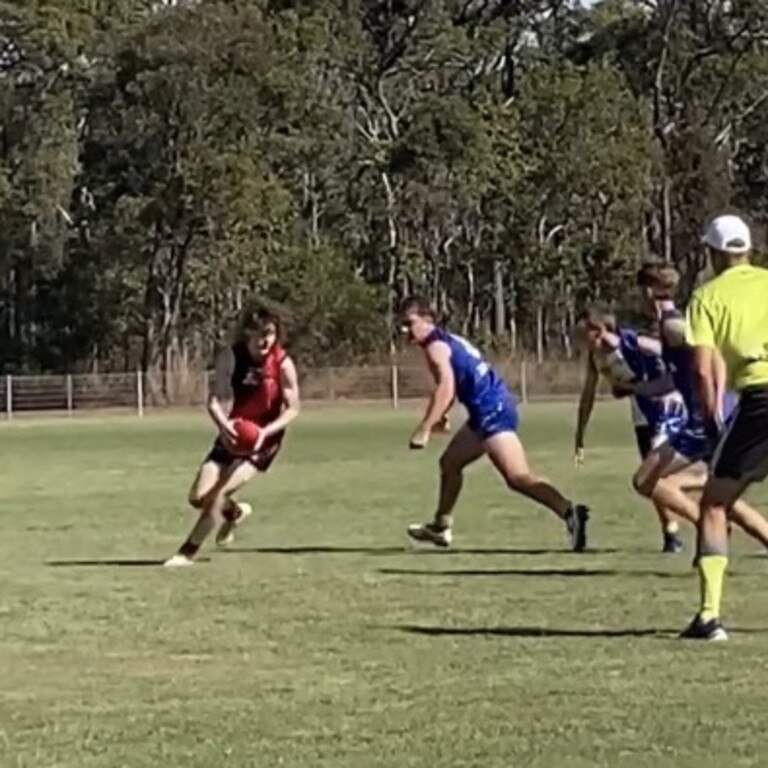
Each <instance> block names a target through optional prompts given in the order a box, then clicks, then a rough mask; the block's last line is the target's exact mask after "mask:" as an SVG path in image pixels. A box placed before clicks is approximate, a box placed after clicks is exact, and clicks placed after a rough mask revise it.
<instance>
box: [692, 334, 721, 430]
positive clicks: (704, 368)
mask: <svg viewBox="0 0 768 768" xmlns="http://www.w3.org/2000/svg"><path fill="white" fill-rule="evenodd" d="M715 354H716V352H715V349H714V348H713V347H694V348H693V373H694V377H695V380H696V387H697V390H698V393H699V397H700V399H701V403H702V407H703V410H704V416H705V418H706V419H707V420H709V421H714V420H716V419H717V418H718V417H719V411H720V407H719V400H718V394H717V393H718V383H717V378H716V373H715V365H716V362H715Z"/></svg>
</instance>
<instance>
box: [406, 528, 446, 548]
mask: <svg viewBox="0 0 768 768" xmlns="http://www.w3.org/2000/svg"><path fill="white" fill-rule="evenodd" d="M408 535H409V536H410V537H411V538H412V539H413V540H414V541H422V542H428V543H430V544H434V545H435V546H436V547H442V548H443V549H446V548H447V547H450V546H451V542H452V541H453V531H452V530H451V529H450V528H440V527H438V526H437V525H435V524H434V523H425V524H424V525H418V524H414V525H409V526H408Z"/></svg>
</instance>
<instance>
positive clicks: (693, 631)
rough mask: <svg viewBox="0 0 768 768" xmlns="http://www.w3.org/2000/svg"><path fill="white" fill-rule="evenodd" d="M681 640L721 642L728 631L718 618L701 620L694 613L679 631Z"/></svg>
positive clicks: (726, 637) (725, 638)
mask: <svg viewBox="0 0 768 768" xmlns="http://www.w3.org/2000/svg"><path fill="white" fill-rule="evenodd" d="M680 637H681V638H682V639H683V640H710V641H713V642H721V641H723V640H727V639H728V633H727V632H726V631H725V627H724V626H723V625H722V624H721V623H720V619H710V620H709V621H702V619H701V617H700V616H699V615H698V614H696V616H694V617H693V621H692V622H691V623H690V624H689V625H688V626H687V627H686V628H685V629H684V630H683V631H682V632H681V633H680Z"/></svg>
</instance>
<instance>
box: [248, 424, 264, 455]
mask: <svg viewBox="0 0 768 768" xmlns="http://www.w3.org/2000/svg"><path fill="white" fill-rule="evenodd" d="M266 439H267V435H266V434H265V433H264V430H263V429H260V430H259V436H258V437H257V438H256V443H255V445H254V446H253V450H252V451H251V458H253V459H257V458H258V457H259V454H260V453H261V449H262V448H263V447H264V441H265V440H266Z"/></svg>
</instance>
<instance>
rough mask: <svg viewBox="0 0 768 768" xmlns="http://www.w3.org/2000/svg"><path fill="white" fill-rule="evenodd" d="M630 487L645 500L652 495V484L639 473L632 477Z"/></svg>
mask: <svg viewBox="0 0 768 768" xmlns="http://www.w3.org/2000/svg"><path fill="white" fill-rule="evenodd" d="M632 487H633V488H634V489H635V491H637V493H639V494H640V495H641V496H645V498H646V499H650V498H651V495H652V494H653V482H652V481H651V480H650V478H648V477H646V476H645V475H643V474H642V473H640V472H638V473H636V474H634V475H633V476H632Z"/></svg>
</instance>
